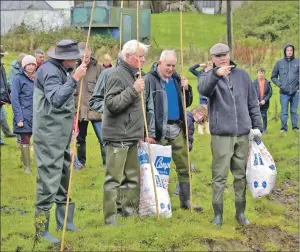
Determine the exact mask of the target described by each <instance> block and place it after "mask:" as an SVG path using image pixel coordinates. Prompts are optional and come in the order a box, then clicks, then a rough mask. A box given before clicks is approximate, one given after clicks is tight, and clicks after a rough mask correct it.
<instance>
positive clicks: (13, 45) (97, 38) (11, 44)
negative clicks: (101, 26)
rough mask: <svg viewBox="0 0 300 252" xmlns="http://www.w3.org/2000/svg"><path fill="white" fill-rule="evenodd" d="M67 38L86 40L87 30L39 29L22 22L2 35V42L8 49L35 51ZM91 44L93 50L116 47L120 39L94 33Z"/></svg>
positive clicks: (13, 50) (70, 28) (18, 51)
mask: <svg viewBox="0 0 300 252" xmlns="http://www.w3.org/2000/svg"><path fill="white" fill-rule="evenodd" d="M67 38H69V39H73V40H76V41H78V42H81V41H86V39H87V32H86V31H84V30H82V29H80V28H76V27H64V28H61V29H57V30H49V31H38V30H34V29H30V28H29V27H27V26H25V25H24V24H22V25H21V26H18V27H16V28H15V29H13V30H12V31H10V32H9V33H7V34H6V35H4V36H1V44H3V46H4V48H5V50H6V51H11V52H16V53H20V52H25V53H33V51H34V50H35V49H36V48H41V49H43V50H44V51H47V50H48V49H49V48H50V47H51V46H53V45H55V44H56V42H58V41H60V40H62V39H67ZM89 44H90V46H91V48H92V49H93V51H97V49H99V48H101V47H103V46H105V47H108V48H110V47H114V46H115V45H117V44H118V41H117V40H116V39H115V38H113V37H112V36H101V35H93V36H91V37H90V40H89Z"/></svg>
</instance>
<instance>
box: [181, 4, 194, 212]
mask: <svg viewBox="0 0 300 252" xmlns="http://www.w3.org/2000/svg"><path fill="white" fill-rule="evenodd" d="M182 10H183V3H182V1H180V58H181V64H180V70H181V76H183V74H184V72H183V48H182ZM183 103H184V106H183V108H184V122H185V134H186V150H187V157H188V171H189V182H190V204H191V212H193V203H192V202H193V197H192V176H191V169H190V166H191V164H190V150H189V132H188V124H187V116H186V95H185V89H184V87H183Z"/></svg>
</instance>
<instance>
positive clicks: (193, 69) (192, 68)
mask: <svg viewBox="0 0 300 252" xmlns="http://www.w3.org/2000/svg"><path fill="white" fill-rule="evenodd" d="M198 67H200V65H199V64H195V65H193V66H191V67H190V68H189V71H190V72H191V73H192V74H193V75H195V76H197V77H198V75H199V73H200V72H201V71H197V70H196V69H197V68H198Z"/></svg>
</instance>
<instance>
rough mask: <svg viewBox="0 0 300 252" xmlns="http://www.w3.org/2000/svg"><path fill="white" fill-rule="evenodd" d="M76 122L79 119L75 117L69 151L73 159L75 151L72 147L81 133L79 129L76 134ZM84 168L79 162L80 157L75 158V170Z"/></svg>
mask: <svg viewBox="0 0 300 252" xmlns="http://www.w3.org/2000/svg"><path fill="white" fill-rule="evenodd" d="M76 120H77V117H76V115H74V121H73V131H72V140H71V143H70V149H69V153H70V155H71V157H72V153H73V151H72V150H71V146H72V143H73V141H76V137H77V135H78V133H79V129H77V132H75V126H76ZM82 168H83V165H82V164H81V163H80V161H79V160H78V157H77V156H74V169H75V170H81V169H82Z"/></svg>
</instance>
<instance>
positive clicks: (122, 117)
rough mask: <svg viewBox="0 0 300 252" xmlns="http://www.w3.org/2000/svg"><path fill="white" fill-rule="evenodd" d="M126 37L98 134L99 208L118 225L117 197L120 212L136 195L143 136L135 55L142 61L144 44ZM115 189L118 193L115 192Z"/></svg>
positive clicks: (126, 211)
mask: <svg viewBox="0 0 300 252" xmlns="http://www.w3.org/2000/svg"><path fill="white" fill-rule="evenodd" d="M137 43H139V42H137V41H136V40H130V41H128V42H127V43H125V44H124V46H123V49H122V54H123V58H124V60H123V59H119V65H118V66H117V67H115V68H114V69H113V70H112V72H111V73H110V74H109V77H108V80H107V83H106V87H105V98H104V110H103V117H102V118H103V122H102V136H103V141H104V145H105V148H106V167H107V170H106V174H105V179H104V196H103V212H104V222H105V224H107V225H118V223H117V221H116V216H117V201H118V199H117V198H118V195H119V196H120V198H121V205H122V214H123V216H130V215H132V214H134V213H135V211H136V209H137V208H138V206H139V198H140V167H139V163H138V150H137V146H138V141H139V140H143V139H144V122H143V120H142V118H143V114H142V103H141V99H140V93H141V92H142V91H143V90H144V80H143V79H142V78H138V77H137V76H138V71H139V65H138V60H139V59H138V57H139V58H140V63H141V67H142V66H143V64H144V63H145V54H146V53H147V51H148V46H146V45H144V44H142V43H139V53H137V46H138V44H137ZM118 191H119V193H118Z"/></svg>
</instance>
